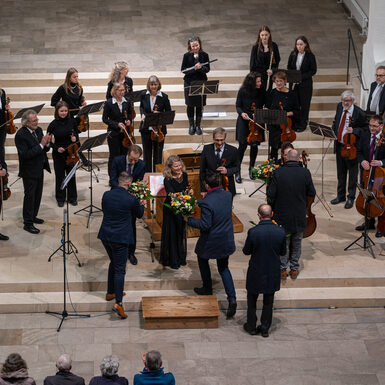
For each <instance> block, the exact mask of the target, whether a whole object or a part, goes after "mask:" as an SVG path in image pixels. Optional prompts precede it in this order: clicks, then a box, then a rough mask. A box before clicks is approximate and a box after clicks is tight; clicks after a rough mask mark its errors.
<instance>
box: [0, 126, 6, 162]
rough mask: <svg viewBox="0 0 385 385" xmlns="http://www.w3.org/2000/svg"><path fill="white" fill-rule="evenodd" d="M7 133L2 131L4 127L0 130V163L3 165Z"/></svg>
mask: <svg viewBox="0 0 385 385" xmlns="http://www.w3.org/2000/svg"><path fill="white" fill-rule="evenodd" d="M6 137H7V133H6V132H5V130H4V127H2V128H0V163H5V139H6Z"/></svg>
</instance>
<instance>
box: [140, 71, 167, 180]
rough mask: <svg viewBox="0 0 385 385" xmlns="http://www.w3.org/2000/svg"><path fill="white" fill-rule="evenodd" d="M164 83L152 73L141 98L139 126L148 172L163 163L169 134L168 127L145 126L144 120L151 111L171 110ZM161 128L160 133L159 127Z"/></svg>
mask: <svg viewBox="0 0 385 385" xmlns="http://www.w3.org/2000/svg"><path fill="white" fill-rule="evenodd" d="M161 88H162V84H161V82H160V80H159V79H158V77H157V76H155V75H151V76H150V77H149V78H148V80H147V91H146V92H144V93H143V94H142V97H141V100H140V115H141V119H142V123H141V126H140V128H139V131H140V134H141V136H142V146H143V159H144V163H145V164H146V172H154V171H155V166H156V165H157V164H160V163H162V155H163V147H164V139H165V136H166V134H167V127H166V126H165V125H162V126H160V127H148V128H144V124H143V122H144V120H145V118H146V115H147V114H149V113H151V112H165V111H171V105H170V100H169V99H168V95H167V94H165V93H164V92H161ZM159 128H160V131H161V132H159V133H157V134H155V133H154V131H155V132H157V129H159Z"/></svg>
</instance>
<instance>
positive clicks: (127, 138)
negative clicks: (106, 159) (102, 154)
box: [122, 110, 136, 148]
mask: <svg viewBox="0 0 385 385" xmlns="http://www.w3.org/2000/svg"><path fill="white" fill-rule="evenodd" d="M123 114H124V119H125V121H126V120H127V110H124V111H123ZM124 126H125V129H124V130H123V134H124V138H123V140H122V145H123V147H126V148H128V146H130V145H131V144H136V140H135V137H134V126H133V125H132V124H130V125H129V126H128V125H127V124H126V123H124Z"/></svg>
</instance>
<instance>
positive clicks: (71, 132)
mask: <svg viewBox="0 0 385 385" xmlns="http://www.w3.org/2000/svg"><path fill="white" fill-rule="evenodd" d="M47 132H48V133H49V134H51V135H52V136H53V139H54V140H53V143H52V159H53V166H54V169H55V197H56V201H57V205H58V206H59V207H63V206H64V202H65V200H66V192H65V190H62V189H61V188H60V186H61V184H62V182H63V180H64V179H65V177H66V175H68V173H69V172H70V171H71V170H72V168H73V166H74V165H73V164H66V160H67V156H68V150H69V149H68V147H69V146H70V145H72V144H76V143H77V144H79V134H78V122H77V121H76V119H75V118H72V117H71V115H70V114H69V111H68V104H67V103H66V102H64V101H63V100H61V101H60V102H57V103H56V106H55V119H54V120H53V121H52V122H51V123H50V124H49V126H48V128H47ZM75 178H76V176H75V175H74V176H73V177H72V178H71V180H70V181H69V182H68V197H67V199H68V203H70V204H71V205H72V206H76V205H77V204H78V194H77V190H76V179H75Z"/></svg>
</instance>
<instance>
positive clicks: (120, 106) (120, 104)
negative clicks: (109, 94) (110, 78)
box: [112, 96, 127, 112]
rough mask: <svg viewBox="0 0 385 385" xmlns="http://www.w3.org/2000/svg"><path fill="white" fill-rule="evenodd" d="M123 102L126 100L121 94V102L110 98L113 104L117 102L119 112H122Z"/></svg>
mask: <svg viewBox="0 0 385 385" xmlns="http://www.w3.org/2000/svg"><path fill="white" fill-rule="evenodd" d="M123 102H127V100H126V98H125V97H124V96H123V97H122V101H121V103H119V102H118V101H117V100H116V99H115V98H112V104H115V103H117V104H118V107H119V110H120V112H122V111H123Z"/></svg>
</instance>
